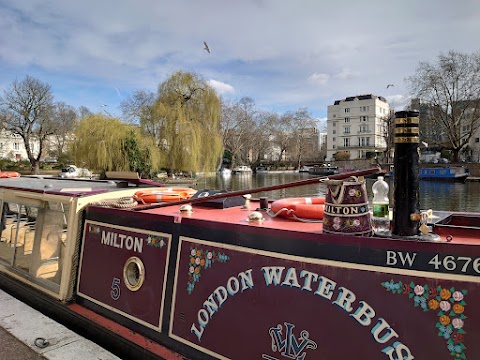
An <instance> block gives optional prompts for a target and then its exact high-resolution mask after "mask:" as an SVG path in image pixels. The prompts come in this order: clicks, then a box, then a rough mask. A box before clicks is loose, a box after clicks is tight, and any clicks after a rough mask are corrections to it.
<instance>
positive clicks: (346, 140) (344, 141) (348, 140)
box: [343, 138, 350, 147]
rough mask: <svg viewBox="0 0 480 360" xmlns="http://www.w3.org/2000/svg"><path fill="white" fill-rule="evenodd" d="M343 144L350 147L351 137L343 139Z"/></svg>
mask: <svg viewBox="0 0 480 360" xmlns="http://www.w3.org/2000/svg"><path fill="white" fill-rule="evenodd" d="M343 146H344V147H349V146H350V139H349V138H346V139H343Z"/></svg>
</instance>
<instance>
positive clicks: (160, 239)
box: [147, 235, 168, 249]
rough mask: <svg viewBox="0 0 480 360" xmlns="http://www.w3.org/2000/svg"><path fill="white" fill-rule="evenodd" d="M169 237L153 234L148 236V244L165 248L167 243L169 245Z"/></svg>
mask: <svg viewBox="0 0 480 360" xmlns="http://www.w3.org/2000/svg"><path fill="white" fill-rule="evenodd" d="M167 241H168V239H167V238H166V237H164V236H153V235H149V236H148V237H147V245H148V246H153V247H157V248H160V249H161V248H163V247H164V246H165V245H167Z"/></svg>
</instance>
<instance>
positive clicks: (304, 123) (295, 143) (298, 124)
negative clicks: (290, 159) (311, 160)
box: [290, 108, 318, 169]
mask: <svg viewBox="0 0 480 360" xmlns="http://www.w3.org/2000/svg"><path fill="white" fill-rule="evenodd" d="M290 126H291V128H292V129H291V131H292V152H293V153H294V154H295V160H296V161H295V162H296V166H297V169H299V168H300V166H301V163H302V158H303V157H304V156H306V155H307V154H309V155H310V156H312V155H313V154H314V153H316V152H317V151H318V129H317V124H316V121H315V120H314V119H312V117H311V116H310V113H309V112H308V110H307V109H306V108H301V109H298V110H297V111H295V113H293V116H292V120H291V122H290Z"/></svg>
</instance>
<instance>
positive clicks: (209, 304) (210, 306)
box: [203, 294, 218, 317]
mask: <svg viewBox="0 0 480 360" xmlns="http://www.w3.org/2000/svg"><path fill="white" fill-rule="evenodd" d="M203 307H205V308H206V309H207V310H208V313H209V314H210V317H212V316H213V314H214V313H215V312H216V311H218V305H217V303H216V302H215V300H214V299H213V294H211V295H210V296H209V297H208V299H207V300H205V301H204V302H203Z"/></svg>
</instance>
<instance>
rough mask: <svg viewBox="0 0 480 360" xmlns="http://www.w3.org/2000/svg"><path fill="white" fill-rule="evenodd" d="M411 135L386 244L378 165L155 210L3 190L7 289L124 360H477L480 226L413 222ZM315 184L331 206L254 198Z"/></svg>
mask: <svg viewBox="0 0 480 360" xmlns="http://www.w3.org/2000/svg"><path fill="white" fill-rule="evenodd" d="M396 115H397V114H396ZM399 116H400V119H396V124H397V123H398V124H411V121H410V117H411V116H412V115H410V113H407V115H405V114H404V113H403V112H402V113H401V114H399ZM416 124H418V121H417V122H416ZM411 128H412V126H411V125H410V126H408V131H412V130H411ZM401 134H402V138H401V139H399V144H398V145H399V146H398V149H397V148H396V151H395V153H396V154H402V151H403V152H409V150H412V151H410V155H411V159H413V160H408V161H407V160H406V157H402V156H401V157H400V160H396V162H395V169H396V171H395V179H394V187H395V189H394V197H395V200H394V204H393V222H392V227H391V233H389V234H384V235H382V236H378V235H375V233H374V230H375V229H372V228H371V223H370V212H369V201H368V198H367V197H366V196H367V195H366V193H367V192H366V189H365V181H363V180H362V177H364V176H366V175H371V174H377V173H379V172H380V169H376V168H373V169H367V170H362V171H356V172H349V173H342V174H335V175H331V176H328V177H315V178H309V179H306V180H300V181H296V182H292V183H288V184H281V185H274V186H270V187H264V188H259V189H247V190H241V191H235V192H226V191H212V190H199V191H198V192H197V193H196V194H195V195H193V197H191V198H189V199H182V200H178V201H174V202H169V203H148V204H138V203H137V202H136V201H135V199H137V198H139V197H140V195H141V194H145V193H148V194H152V193H155V192H157V191H161V188H160V190H159V188H158V187H154V188H147V189H139V188H138V187H136V186H134V184H133V183H131V182H130V181H118V182H117V181H93V180H89V181H88V180H73V179H49V178H39V177H37V178H27V177H19V178H10V179H0V189H1V190H0V200H1V202H2V204H3V206H2V228H3V230H2V236H1V242H0V286H1V287H2V289H5V290H6V291H8V292H10V293H12V294H13V295H14V296H16V297H18V298H20V299H22V300H23V301H25V302H27V303H28V304H30V305H32V306H34V307H36V308H39V309H40V310H41V311H43V312H44V313H45V314H47V315H48V316H51V317H53V318H55V319H56V320H58V321H60V322H62V323H64V324H65V325H67V326H68V327H70V328H72V329H73V330H75V331H77V332H79V333H81V334H82V335H84V336H86V337H88V338H90V339H92V340H94V341H95V342H96V343H98V344H100V345H102V346H104V347H105V348H107V349H108V350H110V351H111V352H113V353H115V354H117V355H118V356H120V357H121V358H122V359H157V360H158V359H168V360H170V359H178V360H180V359H198V360H204V359H240V360H244V359H265V360H287V359H288V360H291V359H295V360H305V359H307V360H308V359H315V360H316V359H326V360H331V359H378V360H400V359H402V360H405V359H407V360H411V359H422V360H423V359H425V360H430V359H437V360H449V359H471V360H475V359H479V358H480V342H479V341H478V339H480V311H478V309H477V305H478V304H479V303H480V226H479V224H480V215H479V214H477V213H453V212H445V211H442V212H439V211H434V210H433V211H429V210H428V209H427V210H421V209H419V207H418V199H415V195H418V162H417V161H418V152H417V151H416V147H415V146H413V145H414V144H413V140H412V139H410V138H408V140H404V139H405V138H407V137H406V136H405V131H404V132H402V133H401ZM396 145H397V144H396ZM404 145H405V146H404ZM417 147H418V145H417ZM403 148H405V149H403ZM415 156H416V157H417V159H415ZM315 182H326V184H327V185H328V187H327V192H326V194H325V198H323V201H322V200H320V199H321V198H315V199H311V198H294V199H281V200H280V201H282V203H281V204H280V205H281V206H279V203H278V201H279V200H275V201H271V200H270V201H269V200H268V199H267V198H265V197H261V198H260V199H259V200H257V199H254V198H252V196H251V195H252V194H255V193H257V192H260V191H262V192H263V191H270V190H276V189H279V188H282V187H283V188H286V187H293V186H303V185H307V184H313V183H315ZM135 185H138V184H135ZM152 186H153V185H152ZM272 209H273V210H272ZM475 309H477V310H475Z"/></svg>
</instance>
